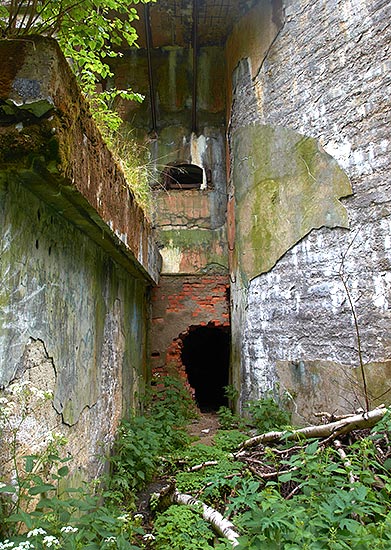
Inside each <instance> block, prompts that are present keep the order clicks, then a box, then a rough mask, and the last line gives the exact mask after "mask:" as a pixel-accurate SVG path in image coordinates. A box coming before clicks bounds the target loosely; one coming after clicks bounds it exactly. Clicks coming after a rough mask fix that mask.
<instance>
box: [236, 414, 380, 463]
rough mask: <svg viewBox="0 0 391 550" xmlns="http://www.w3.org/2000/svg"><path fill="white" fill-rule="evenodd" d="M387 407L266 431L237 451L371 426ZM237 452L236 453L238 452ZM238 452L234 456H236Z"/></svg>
mask: <svg viewBox="0 0 391 550" xmlns="http://www.w3.org/2000/svg"><path fill="white" fill-rule="evenodd" d="M386 412H387V409H386V408H385V407H384V406H382V407H379V408H377V409H374V410H373V411H369V412H364V413H361V414H356V415H354V416H350V417H349V418H344V419H342V420H338V421H337V422H330V423H329V424H321V425H320V426H307V427H306V428H301V429H299V430H293V431H292V432H290V431H287V430H285V431H283V432H268V433H264V434H261V435H256V436H255V437H252V438H251V439H247V440H246V441H244V443H242V445H241V447H240V449H239V453H240V452H241V451H242V450H244V449H247V448H249V447H254V446H255V445H259V444H260V443H269V442H271V441H280V440H281V439H286V440H300V439H309V438H311V437H318V438H321V437H330V436H335V437H337V436H340V435H342V434H345V433H348V432H351V431H353V430H358V429H360V430H362V429H364V428H372V427H373V426H374V425H375V424H376V423H377V422H378V421H379V420H380V419H381V418H383V416H384V415H385V414H386ZM239 453H238V454H239ZM238 454H237V455H236V456H238Z"/></svg>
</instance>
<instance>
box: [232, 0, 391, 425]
mask: <svg viewBox="0 0 391 550" xmlns="http://www.w3.org/2000/svg"><path fill="white" fill-rule="evenodd" d="M282 7H283V13H282V25H281V27H280V29H279V31H278V33H277V34H276V37H275V38H274V39H273V40H272V41H271V43H270V48H269V49H268V51H267V55H266V57H265V59H264V60H263V61H262V63H261V65H260V66H256V67H255V68H254V63H255V60H256V59H259V55H258V52H255V51H254V50H253V49H252V47H251V44H248V47H247V51H245V52H243V57H246V58H247V61H246V62H245V61H242V62H241V63H240V64H239V66H238V67H237V68H236V79H235V78H234V98H233V105H232V113H231V120H230V123H231V126H230V138H231V154H232V153H233V152H235V151H237V145H235V139H236V138H235V136H236V135H243V133H244V135H246V134H251V133H252V132H256V130H255V128H256V127H258V128H259V129H260V135H262V133H264V130H263V129H265V128H277V127H284V128H286V129H289V131H292V132H295V133H296V132H297V133H299V134H301V135H303V136H307V137H308V138H314V139H316V140H318V143H319V146H320V147H322V148H323V149H324V151H325V152H326V153H328V154H330V155H331V156H333V157H334V159H335V160H336V161H337V162H338V163H339V165H340V167H341V168H342V169H344V170H345V172H346V174H347V176H348V177H349V179H350V181H351V184H352V189H353V195H352V196H351V197H349V198H346V199H344V200H343V205H344V207H345V208H346V210H347V212H348V215H349V221H350V229H349V230H348V229H346V218H345V223H340V224H337V225H341V226H342V227H341V228H340V229H339V228H337V227H336V228H333V229H330V228H329V227H327V225H328V224H327V223H323V224H320V225H322V226H323V227H318V228H317V229H315V230H313V231H311V232H310V233H309V234H303V238H302V239H301V240H298V242H297V243H296V244H293V243H291V242H289V240H287V241H286V246H285V251H284V250H281V252H282V253H281V254H279V260H278V261H277V263H276V264H275V265H274V267H273V266H272V265H270V266H269V268H266V269H264V270H263V269H262V268H261V269H259V272H258V274H257V273H256V272H254V271H253V272H251V276H252V277H253V278H252V280H251V281H250V282H249V283H247V281H246V277H243V276H242V274H241V272H240V269H241V267H242V266H241V262H240V258H238V257H237V256H236V254H235V256H234V257H233V258H231V269H232V273H231V276H232V278H233V280H234V283H233V285H232V324H233V325H232V330H233V354H232V357H233V359H234V361H236V366H237V365H239V364H240V365H241V370H240V369H238V368H236V370H235V372H236V383H237V384H240V385H241V400H242V403H243V402H244V401H245V400H247V399H249V398H256V397H259V396H260V395H262V394H264V392H265V391H267V390H269V389H274V390H275V391H277V386H278V384H279V385H280V390H281V391H283V390H288V391H289V392H290V393H291V394H292V395H294V408H295V409H296V410H297V411H298V415H296V420H299V421H303V420H311V421H312V420H314V418H313V413H314V412H316V411H317V410H319V409H320V408H322V407H323V406H324V404H325V403H326V404H327V406H329V407H330V408H332V409H333V410H334V409H335V410H352V409H354V407H356V406H358V405H359V404H362V403H363V395H362V386H361V387H360V388H359V389H357V384H359V385H360V384H361V381H360V376H359V375H358V374H357V371H356V369H354V367H357V365H358V354H357V342H356V334H355V330H354V324H353V319H352V311H351V308H350V307H349V303H348V300H347V296H346V292H345V291H344V288H343V285H342V282H341V278H340V277H339V275H338V272H339V271H340V268H341V259H342V256H344V258H345V260H344V271H345V274H346V275H347V276H348V277H349V288H350V292H351V295H352V298H353V301H354V303H355V307H356V311H357V315H358V319H359V326H360V331H361V339H362V343H363V354H364V361H365V363H367V364H368V366H367V370H368V380H369V383H370V394H371V401H372V403H376V402H377V400H376V397H378V396H379V388H380V387H381V386H382V384H383V388H382V391H381V393H382V394H383V395H382V398H383V400H385V401H386V402H387V401H389V399H390V395H389V394H387V393H384V392H387V390H388V389H389V388H388V385H387V383H384V382H385V380H384V378H383V376H384V373H385V372H387V369H388V365H389V358H390V353H391V349H390V345H391V342H390V339H389V326H390V313H389V312H390V310H389V305H388V304H389V300H390V290H391V289H390V284H391V273H390V259H391V248H390V247H391V242H390V237H389V235H390V229H391V228H390V211H389V193H390V190H389V185H388V181H389V178H390V168H391V166H390V145H389V144H390V141H389V138H388V133H387V131H386V127H387V126H386V124H387V120H388V118H389V115H390V108H389V104H388V102H387V101H386V98H387V97H388V96H389V95H390V83H391V81H390V78H389V67H388V61H387V59H388V57H389V46H390V34H389V27H388V26H387V21H388V20H389V16H390V7H389V3H388V2H364V1H357V2H354V3H353V2H350V1H348V0H339V1H338V0H335V1H332V2H325V1H320V0H319V1H317V2H312V3H310V4H308V3H307V2H303V1H298V2H296V1H294V2H293V1H285V2H283V6H282ZM240 24H241V23H240V22H239V24H238V25H239V27H240ZM253 24H254V25H256V24H257V22H256V20H254V21H253ZM228 53H229V52H228ZM249 68H250V69H249ZM246 75H247V76H246ZM235 97H236V101H235ZM239 99H240V101H239ZM254 125H255V126H254ZM260 153H261V154H262V155H263V154H264V152H263V151H261V152H260V150H259V149H255V148H252V147H251V145H250V146H249V148H248V156H249V157H250V158H251V157H253V156H257V155H259V154H260ZM238 160H240V159H238V158H235V154H232V157H231V162H233V163H235V162H237V161H238ZM334 165H335V163H334ZM311 173H312V172H311ZM238 179H239V176H238V175H236V176H235V168H233V177H232V180H231V183H233V186H232V187H231V188H230V191H231V195H232V196H235V200H236V210H238V209H239V210H240V198H239V200H238V196H237V195H235V193H236V187H239V189H240V186H243V183H242V182H240V183H239V185H238ZM328 192H330V197H331V196H332V191H331V188H330V187H329V191H328ZM347 194H349V193H342V194H340V195H339V196H344V195H347ZM322 202H323V201H322ZM294 204H295V203H294V202H292V203H291V205H292V211H291V212H288V213H287V214H288V215H287V217H286V220H285V224H283V227H282V231H284V230H286V227H287V226H289V225H290V224H291V220H292V216H293V218H294V217H295V216H296V215H297V207H296V208H294ZM236 215H237V212H236ZM236 223H237V222H236ZM280 223H282V222H280ZM240 225H241V222H240V221H239V223H237V228H238V229H239V234H238V232H237V233H236V238H237V239H238V237H239V240H240V238H243V237H245V235H241V232H240ZM324 226H326V227H324ZM280 229H281V225H280ZM278 235H279V232H278V231H277V232H275V231H274V232H272V236H271V239H272V241H271V244H270V245H269V246H268V247H267V248H270V249H272V250H274V247H275V245H276V244H277V248H278V246H279V245H278ZM238 250H240V244H239V245H238V247H237V249H236V251H235V252H236V253H237V252H238ZM284 252H285V253H284ZM259 253H260V255H262V251H260V252H259ZM295 369H299V371H300V372H301V377H299V378H300V380H301V381H303V380H309V379H311V380H312V382H311V384H308V383H305V384H303V383H302V382H300V380H299V378H298V376H293V374H292V373H294V372H295ZM369 371H370V372H369ZM320 372H322V375H320V374H319V373H320ZM296 374H297V373H296ZM346 378H348V379H350V380H352V379H353V380H354V379H355V380H356V381H358V382H356V383H354V382H352V383H351V393H350V394H349V395H348V394H347V393H346V385H344V382H343V379H346ZM387 378H388V376H386V379H387ZM322 395H325V398H324V400H322V397H321V396H322Z"/></svg>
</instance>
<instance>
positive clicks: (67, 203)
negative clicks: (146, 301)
mask: <svg viewBox="0 0 391 550" xmlns="http://www.w3.org/2000/svg"><path fill="white" fill-rule="evenodd" d="M35 168H37V163H35ZM0 179H3V180H5V181H6V183H7V184H10V183H11V182H15V181H17V182H19V183H21V184H22V185H23V186H25V187H26V188H27V189H28V190H29V191H31V192H32V193H34V195H35V196H37V197H38V198H40V199H41V200H42V201H44V202H45V204H47V205H48V206H50V207H52V208H53V209H54V210H55V211H56V212H57V213H59V214H60V215H61V216H63V217H64V218H65V219H66V220H68V221H69V222H70V223H72V224H73V225H74V226H75V227H77V228H78V229H80V231H82V232H83V233H84V234H85V235H87V236H88V237H89V238H90V239H91V240H92V241H94V242H95V243H96V244H97V245H98V246H100V247H101V248H102V249H103V250H105V251H106V252H107V253H108V254H109V255H110V257H111V258H113V260H115V261H116V262H117V263H118V264H119V265H121V266H122V267H123V268H124V269H125V270H126V271H127V272H128V273H129V274H130V275H132V276H133V277H135V278H136V279H142V280H147V281H148V282H149V283H151V284H153V285H154V284H157V283H158V281H159V277H160V267H161V257H160V254H159V253H157V254H156V251H157V249H156V246H155V241H154V240H152V242H151V241H150V242H148V244H147V247H148V250H149V258H148V264H149V265H150V266H151V267H150V269H148V270H146V269H145V268H144V266H143V265H142V264H141V263H140V262H139V261H138V258H136V257H135V255H134V254H133V252H132V250H131V249H130V248H129V247H128V246H127V245H126V243H124V242H123V240H122V238H121V237H122V235H117V234H116V233H114V232H113V231H112V229H111V228H110V227H109V225H108V224H106V223H105V222H104V221H103V220H102V218H101V217H100V216H99V215H98V214H97V212H96V210H94V209H93V208H92V207H91V205H90V204H89V202H88V201H87V200H86V199H85V198H84V197H83V196H82V195H81V194H80V193H78V192H77V191H76V190H75V189H74V188H73V187H71V186H69V185H67V184H66V182H60V181H58V180H57V179H56V178H53V177H52V176H51V175H50V174H49V173H48V172H47V171H46V169H45V167H44V166H39V171H37V170H15V169H14V168H12V167H11V168H8V169H5V170H4V169H3V167H1V168H0Z"/></svg>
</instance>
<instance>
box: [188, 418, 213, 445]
mask: <svg viewBox="0 0 391 550" xmlns="http://www.w3.org/2000/svg"><path fill="white" fill-rule="evenodd" d="M219 427H220V424H219V419H218V416H217V414H216V413H215V412H205V413H200V416H199V418H197V419H196V420H193V421H192V422H191V423H190V424H189V426H188V432H189V434H190V435H191V437H195V438H197V440H196V441H194V445H197V443H203V444H204V445H211V444H212V440H213V437H214V435H215V434H216V432H217V430H218V429H219Z"/></svg>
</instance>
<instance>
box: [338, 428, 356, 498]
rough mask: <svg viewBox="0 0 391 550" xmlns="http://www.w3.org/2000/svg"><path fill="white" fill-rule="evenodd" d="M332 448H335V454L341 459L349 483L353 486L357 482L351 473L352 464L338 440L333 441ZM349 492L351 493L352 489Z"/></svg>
mask: <svg viewBox="0 0 391 550" xmlns="http://www.w3.org/2000/svg"><path fill="white" fill-rule="evenodd" d="M334 447H335V449H336V451H337V453H338V454H339V456H340V457H341V458H342V460H343V463H344V466H345V468H346V469H347V470H348V473H349V481H350V483H351V484H352V485H353V484H354V483H355V482H356V481H357V480H356V478H355V476H354V474H353V471H352V463H351V462H350V460H349V459H348V457H347V455H346V453H345V451H344V450H343V447H342V443H341V442H340V441H339V440H338V439H336V440H335V441H334ZM350 490H351V491H352V490H353V487H352V488H351V489H350Z"/></svg>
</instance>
